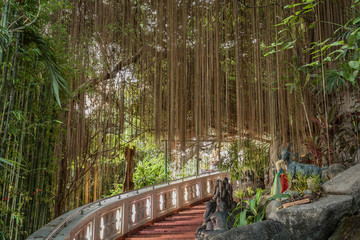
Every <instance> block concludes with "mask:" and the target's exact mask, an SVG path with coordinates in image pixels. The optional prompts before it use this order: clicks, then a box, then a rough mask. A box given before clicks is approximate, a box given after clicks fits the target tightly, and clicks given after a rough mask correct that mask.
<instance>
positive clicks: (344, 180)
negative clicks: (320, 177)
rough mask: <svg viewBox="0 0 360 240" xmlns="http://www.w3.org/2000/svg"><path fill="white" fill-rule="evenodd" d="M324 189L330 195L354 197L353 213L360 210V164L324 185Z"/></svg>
mask: <svg viewBox="0 0 360 240" xmlns="http://www.w3.org/2000/svg"><path fill="white" fill-rule="evenodd" d="M323 189H324V191H325V192H326V193H329V194H336V195H340V194H341V195H351V196H353V197H354V200H355V204H354V208H353V211H354V212H356V211H358V210H360V164H356V165H355V166H353V167H351V168H349V169H347V170H345V171H343V172H342V173H340V174H339V175H337V176H336V177H334V178H333V179H332V180H329V181H327V182H326V183H324V184H323Z"/></svg>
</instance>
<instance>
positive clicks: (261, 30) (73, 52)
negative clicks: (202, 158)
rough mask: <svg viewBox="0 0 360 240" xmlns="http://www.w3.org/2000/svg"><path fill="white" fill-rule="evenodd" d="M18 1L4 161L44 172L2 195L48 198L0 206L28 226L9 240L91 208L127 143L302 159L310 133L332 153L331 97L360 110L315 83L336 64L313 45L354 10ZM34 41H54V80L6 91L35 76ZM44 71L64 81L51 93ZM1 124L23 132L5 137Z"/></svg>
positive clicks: (23, 178) (279, 2) (5, 19)
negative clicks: (245, 145) (286, 148)
mask: <svg viewBox="0 0 360 240" xmlns="http://www.w3.org/2000/svg"><path fill="white" fill-rule="evenodd" d="M24 2H26V1H15V0H6V1H5V0H4V1H2V5H1V7H2V9H3V10H2V13H3V14H2V22H1V24H2V27H3V28H6V29H8V31H10V34H11V36H10V35H9V37H11V38H12V39H15V40H16V39H17V40H16V41H13V42H10V43H9V41H6V40H4V39H5V38H6V37H7V36H5V35H4V37H3V39H2V45H1V46H2V52H1V54H2V55H1V64H2V65H1V66H2V68H1V74H2V76H3V79H2V81H1V89H0V91H1V92H0V108H1V109H0V111H1V113H0V114H1V115H0V119H1V125H0V141H1V142H0V144H1V148H2V150H1V151H0V154H1V155H0V157H1V158H3V159H12V160H14V162H18V163H24V162H23V161H24V160H23V159H26V162H29V166H30V168H31V169H38V168H41V169H42V170H41V171H43V173H42V174H41V176H40V179H38V180H34V179H36V176H37V174H38V173H37V172H36V171H35V172H30V173H28V172H26V170H25V169H23V168H22V167H20V165H16V164H14V165H11V166H9V167H8V168H0V173H1V174H2V175H4V177H0V178H1V179H2V182H0V184H1V187H0V190H1V194H2V198H3V199H6V198H8V197H9V196H10V195H11V194H12V193H11V191H12V190H11V188H12V187H13V186H14V185H13V183H14V182H16V181H18V183H16V189H20V190H18V191H22V192H23V193H24V196H25V195H26V194H28V195H29V196H30V195H31V192H33V191H37V190H39V189H40V190H41V191H44V192H43V193H41V194H43V197H44V198H48V199H51V200H48V201H49V202H46V204H42V205H39V204H37V202H36V201H38V200H37V199H36V197H34V196H37V195H36V194H35V195H34V194H33V195H31V196H32V197H30V198H29V199H27V200H24V198H20V199H16V198H13V199H9V201H6V204H7V205H6V207H4V208H6V209H8V210H9V209H15V208H16V207H15V206H18V205H19V204H24V207H23V208H22V209H21V211H23V215H21V214H20V215H21V216H26V218H24V220H22V223H21V224H20V223H19V222H16V220H11V219H10V216H6V217H5V221H6V222H9V221H11V222H12V223H11V224H12V225H11V226H13V227H14V228H16V229H17V230H16V231H12V232H11V233H10V234H9V236H10V239H17V238H19V236H20V235H21V236H26V235H27V234H29V233H31V232H33V231H34V230H36V229H38V228H39V227H40V226H42V225H43V224H45V223H46V222H47V221H48V220H49V219H50V218H51V217H54V216H57V215H61V214H62V213H63V212H64V211H67V210H70V209H73V208H75V207H77V206H79V205H81V204H85V203H88V202H91V201H94V200H96V199H98V198H101V197H102V196H103V195H104V194H105V192H106V191H107V190H108V186H109V185H111V184H112V183H113V182H115V181H119V179H118V178H117V177H118V175H119V172H122V171H124V159H123V152H124V149H125V148H126V147H129V146H130V145H131V142H132V140H134V139H136V138H140V139H146V138H149V136H150V135H151V136H153V137H154V141H155V142H156V143H157V144H158V145H159V147H160V146H162V145H163V142H164V141H166V142H167V143H168V149H167V150H168V151H169V152H171V151H173V150H176V149H182V150H184V149H186V148H187V147H188V145H189V142H191V143H195V145H194V146H195V147H198V146H199V144H200V142H203V141H213V142H217V143H221V142H223V141H229V140H231V141H237V144H238V145H239V146H241V145H242V142H243V140H244V139H256V140H257V141H260V142H269V143H270V144H271V146H273V147H274V148H275V149H276V148H278V147H279V146H281V145H284V144H287V143H292V144H293V146H294V148H295V150H297V151H301V149H302V148H303V147H304V146H305V143H306V142H307V141H309V139H314V138H315V136H316V135H319V134H324V136H325V137H324V139H325V140H326V141H325V142H327V143H328V145H329V142H330V141H331V139H330V135H329V131H330V134H331V129H330V128H331V126H330V124H329V122H330V121H329V118H330V115H331V113H332V109H333V106H334V105H335V103H336V99H338V98H340V97H343V96H346V95H347V94H355V95H356V97H357V98H358V92H356V91H354V90H355V89H356V88H355V87H354V86H352V85H351V84H348V85H346V87H343V88H340V87H337V90H336V91H327V89H329V86H327V84H328V82H327V81H324V79H325V77H326V76H323V74H324V73H325V70H326V69H330V68H331V67H336V66H337V63H336V62H335V63H333V62H326V61H324V59H325V53H324V54H323V52H322V51H324V50H323V49H322V47H323V46H324V44H323V45H321V44H320V43H321V42H323V41H324V40H326V39H333V38H334V36H337V37H338V38H340V37H341V36H339V32H337V33H336V32H335V31H336V30H337V29H338V28H339V26H341V25H344V24H345V23H346V22H347V21H348V19H350V18H351V17H352V16H353V15H351V14H354V13H353V12H352V11H351V8H350V6H351V5H352V4H354V3H353V1H351V0H325V1H317V0H307V1H305V0H302V1H301V0H292V1H289V0H262V1H256V0H243V1H241V0H121V1H115V0H77V1H74V0H68V1H63V2H61V3H51V4H52V5H51V6H52V7H51V8H50V7H49V8H46V7H45V5H44V4H50V3H48V2H46V1H45V3H41V1H39V2H38V1H30V2H31V3H24ZM39 4H40V5H39ZM41 4H42V5H41ZM22 7H23V8H22ZM26 7H27V8H26ZM30 7H32V9H30V10H29V8H30ZM41 7H42V8H41ZM356 7H357V6H356ZM44 9H45V10H47V12H44V11H45V10H44ZM26 11H28V12H31V13H32V14H30V15H26V14H25V13H26ZM37 12H40V14H37ZM18 18H19V19H20V20H17V19H18ZM26 18H28V20H26ZM29 23H31V25H28V24H29ZM30 27H31V28H32V30H31V31H32V33H33V35H35V34H36V35H39V36H38V41H37V42H36V41H35V40H33V39H34V38H35V37H34V36H33V35H31V31H30V30H28V28H30ZM4 31H5V30H2V34H3V33H5V32H4ZM335 34H338V35H335ZM40 38H46V39H47V38H49V39H52V40H51V41H53V42H51V41H50V43H49V45H50V46H53V48H54V49H53V50H52V51H54V55H55V56H56V54H62V55H63V56H65V57H62V58H61V60H59V61H60V63H58V66H59V69H58V70H56V69H55V70H52V68H51V67H50V68H46V67H45V68H44V69H45V70H42V71H39V73H38V75H37V76H33V78H34V79H35V80H26V81H27V82H26V83H27V84H28V85H26V84H25V85H21V84H20V83H17V82H16V81H13V79H15V78H17V79H20V80H21V79H23V80H22V81H24V82H25V80H24V79H27V77H26V75H27V74H26V72H25V71H26V70H25V69H26V68H28V69H29V68H31V67H33V66H31V64H30V62H31V61H30V60H29V59H22V58H25V57H26V56H25V55H26V54H25V53H24V51H25V50H26V49H27V48H26V47H27V46H31V44H36V47H34V49H38V50H39V49H40V50H39V51H40V53H37V51H35V50H34V52H35V55H36V56H35V58H34V59H35V60H36V59H40V58H45V59H46V56H47V55H45V53H43V52H44V51H46V49H44V48H43V49H41V46H45V45H41V42H39V41H40ZM57 39H58V41H59V42H57ZM314 43H318V44H314ZM51 44H52V45H51ZM334 47H336V46H334ZM7 48H8V49H7ZM9 48H11V49H9ZM24 49H25V50H24ZM18 51H20V52H21V53H22V54H20V55H19V54H18ZM41 51H43V52H41ZM319 51H320V52H319ZM16 56H17V57H16ZM29 56H33V55H31V54H30V53H29V54H28V58H29ZM49 58H50V59H52V56H51V57H49ZM54 58H56V57H54ZM35 60H34V61H35ZM39 61H40V60H39ZM316 61H318V65H317V67H314V65H315V64H314V62H316ZM319 62H320V64H319ZM14 63H15V64H14ZM53 64H56V63H53ZM44 66H45V65H44ZM49 66H52V65H49ZM49 69H50V70H49ZM27 71H28V70H27ZM49 71H53V72H55V73H57V71H58V72H59V74H60V72H61V74H63V78H54V79H55V80H54V79H53V80H52V82H51V83H52V85H51V83H49V82H48V81H47V80H46V79H47V78H46V75H45V74H49ZM17 72H19V74H18V76H14V75H13V74H15V73H17ZM53 72H51V73H50V74H52V73H53ZM28 74H32V73H31V72H28ZM44 76H45V77H44ZM51 76H52V75H50V79H51ZM36 79H45V80H41V81H40V80H39V81H38V80H36ZM56 79H57V80H56ZM61 79H62V80H64V81H65V83H64V82H63V81H61ZM54 82H55V83H54ZM54 84H55V85H54ZM56 84H57V85H56ZM26 86H28V87H29V88H27V87H26ZM335 88H336V87H335ZM28 89H31V91H30V90H28ZM68 90H69V91H68ZM70 92H71V94H70ZM12 101H15V103H13V102H12ZM45 103H47V104H45ZM36 105H38V106H36ZM16 113H22V114H23V115H19V116H17V115H16ZM22 116H24V117H22ZM16 121H17V123H16V124H15V122H16ZM34 123H35V124H38V125H39V127H38V128H34V127H33V125H32V124H34ZM9 126H12V128H17V129H18V130H19V131H22V132H23V133H22V134H20V133H18V132H12V133H11V134H9ZM26 129H28V130H29V131H27V130H26ZM19 134H20V135H19ZM149 134H150V135H149ZM31 141H36V143H35V145H34V146H32V147H23V146H24V144H29V143H30V142H31ZM147 141H152V140H150V139H148V140H147ZM130 147H131V146H130ZM35 150H36V152H35ZM328 152H330V151H328ZM33 154H37V156H34V155H33ZM120 155H121V156H122V157H121V156H120ZM270 160H272V161H273V160H274V159H270ZM327 161H331V158H330V157H329V158H327ZM0 163H1V162H0ZM327 163H328V162H327ZM318 164H321V162H320V163H318ZM18 166H19V167H18ZM44 169H45V170H44ZM46 169H51V172H50V173H46V172H45V171H46ZM18 176H20V177H18ZM15 179H17V180H15ZM27 181H31V184H28V183H26V182H27ZM45 184H46V185H45ZM37 194H38V193H37ZM11 201H12V202H11ZM34 207H35V208H36V209H37V210H38V211H34ZM39 213H40V214H41V216H39V215H38V214H39ZM51 213H53V214H51ZM40 217H41V219H42V220H39V221H36V222H32V220H31V219H35V218H40ZM1 224H3V225H4V224H5V225H6V224H7V223H2V222H0V226H1ZM25 229H26V230H25ZM23 231H26V232H23ZM15 232H16V233H15Z"/></svg>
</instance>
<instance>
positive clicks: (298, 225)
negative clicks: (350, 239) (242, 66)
mask: <svg viewBox="0 0 360 240" xmlns="http://www.w3.org/2000/svg"><path fill="white" fill-rule="evenodd" d="M352 203H353V197H352V196H348V195H338V196H335V195H330V196H328V197H325V198H322V199H320V200H319V201H317V202H314V203H309V204H304V205H297V206H293V207H289V208H285V209H280V210H278V211H274V212H271V213H270V214H268V215H269V216H268V217H269V219H272V220H275V221H279V222H280V223H282V224H283V225H284V227H285V228H286V229H288V230H289V231H290V233H291V234H292V236H294V238H295V239H299V240H300V239H301V240H306V239H308V240H312V239H317V240H322V239H324V240H325V239H328V238H329V237H330V236H331V234H332V233H333V232H334V230H335V228H336V226H337V224H338V222H339V221H340V220H341V219H342V218H343V217H344V216H350V215H351V212H352V211H351V210H352Z"/></svg>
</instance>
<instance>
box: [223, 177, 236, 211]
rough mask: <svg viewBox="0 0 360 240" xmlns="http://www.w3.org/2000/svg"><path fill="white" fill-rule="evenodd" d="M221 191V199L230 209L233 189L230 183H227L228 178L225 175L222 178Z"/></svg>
mask: <svg viewBox="0 0 360 240" xmlns="http://www.w3.org/2000/svg"><path fill="white" fill-rule="evenodd" d="M221 190H222V192H221V200H222V201H225V202H226V206H227V207H228V208H229V209H231V208H232V205H233V201H234V199H233V189H232V186H231V184H230V183H229V179H228V178H227V177H225V178H224V181H223V184H222V189H221Z"/></svg>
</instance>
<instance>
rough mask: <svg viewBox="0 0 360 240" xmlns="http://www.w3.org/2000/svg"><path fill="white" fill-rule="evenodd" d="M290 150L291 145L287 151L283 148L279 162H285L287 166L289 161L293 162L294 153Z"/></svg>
mask: <svg viewBox="0 0 360 240" xmlns="http://www.w3.org/2000/svg"><path fill="white" fill-rule="evenodd" d="M289 149H290V144H289V146H288V147H287V148H286V149H284V147H282V151H281V154H280V156H279V160H284V161H285V162H286V164H287V163H288V162H289V161H291V155H292V153H291V152H290V151H289Z"/></svg>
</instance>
